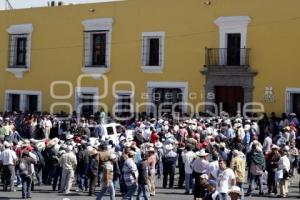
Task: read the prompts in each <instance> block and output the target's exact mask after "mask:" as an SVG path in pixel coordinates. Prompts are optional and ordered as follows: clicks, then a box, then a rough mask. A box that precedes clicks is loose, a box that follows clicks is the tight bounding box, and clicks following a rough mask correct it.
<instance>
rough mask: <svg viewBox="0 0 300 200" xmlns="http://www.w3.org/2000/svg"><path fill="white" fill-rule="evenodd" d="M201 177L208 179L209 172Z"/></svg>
mask: <svg viewBox="0 0 300 200" xmlns="http://www.w3.org/2000/svg"><path fill="white" fill-rule="evenodd" d="M200 178H203V179H206V180H208V175H207V174H202V175H201V176H200Z"/></svg>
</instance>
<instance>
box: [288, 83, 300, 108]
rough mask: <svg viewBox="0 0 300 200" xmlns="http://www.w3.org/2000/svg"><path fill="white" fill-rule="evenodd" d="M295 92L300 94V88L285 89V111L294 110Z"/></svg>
mask: <svg viewBox="0 0 300 200" xmlns="http://www.w3.org/2000/svg"><path fill="white" fill-rule="evenodd" d="M293 94H300V88H286V89H285V113H291V112H292V110H293V103H292V100H293Z"/></svg>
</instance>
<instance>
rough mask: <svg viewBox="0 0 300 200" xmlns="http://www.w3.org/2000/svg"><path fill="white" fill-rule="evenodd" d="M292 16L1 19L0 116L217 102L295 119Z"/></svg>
mask: <svg viewBox="0 0 300 200" xmlns="http://www.w3.org/2000/svg"><path fill="white" fill-rule="evenodd" d="M299 7H300V2H299V1H298V0H290V1H288V2H283V1H279V0H264V1H261V0H244V1H236V0H186V1H182V0H129V1H120V2H110V3H95V4H83V5H68V6H59V7H45V8H31V9H20V10H6V11H1V12H0V66H1V73H0V81H1V85H0V99H1V100H2V101H1V103H0V110H1V111H7V110H9V111H12V110H32V111H35V110H39V111H49V112H57V111H60V110H65V111H66V112H69V110H70V111H73V110H78V111H79V112H96V111H98V109H99V107H98V106H102V107H105V108H106V109H107V110H108V111H109V112H113V107H114V106H115V107H116V108H120V107H122V106H120V104H117V105H116V103H118V102H119V103H120V102H123V103H124V105H125V106H123V108H127V107H126V103H129V104H130V105H131V108H133V109H134V111H136V112H148V113H151V112H154V110H155V111H156V110H157V108H155V106H157V105H160V103H166V106H163V107H162V108H163V109H169V108H170V104H171V106H173V105H175V104H176V105H175V106H173V108H174V109H175V110H176V112H177V111H179V112H203V111H205V108H206V109H211V108H212V107H214V105H213V104H214V103H217V105H218V106H219V105H220V104H219V103H222V102H223V104H222V105H223V107H224V109H225V111H228V112H232V113H234V108H235V107H236V103H238V102H240V103H241V105H245V104H246V103H251V102H256V103H257V104H261V105H263V107H264V109H265V111H266V112H267V113H270V112H272V111H274V112H276V113H278V114H279V113H281V112H298V113H299V112H300V108H299V104H300V80H299V78H298V77H299V74H298V73H299V72H300V69H299V63H298V60H297V58H299V57H300V51H299V48H298V46H299V44H300V37H299V35H300V14H299V11H298V10H299V9H298V8H299ZM84 96H85V97H86V98H84ZM168 96H169V97H168ZM91 102H92V103H93V105H90V103H91ZM177 102H184V103H183V104H180V103H179V104H178V105H177ZM205 102H206V103H205ZM96 104H99V105H96ZM257 104H255V105H254V106H252V108H254V107H255V106H257ZM244 109H245V108H244Z"/></svg>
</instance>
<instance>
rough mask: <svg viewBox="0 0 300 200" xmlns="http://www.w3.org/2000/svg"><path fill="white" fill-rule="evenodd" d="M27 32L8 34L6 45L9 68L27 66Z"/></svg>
mask: <svg viewBox="0 0 300 200" xmlns="http://www.w3.org/2000/svg"><path fill="white" fill-rule="evenodd" d="M28 36H29V34H10V35H9V47H8V50H9V52H8V55H9V57H8V66H9V67H10V68H27V52H28Z"/></svg>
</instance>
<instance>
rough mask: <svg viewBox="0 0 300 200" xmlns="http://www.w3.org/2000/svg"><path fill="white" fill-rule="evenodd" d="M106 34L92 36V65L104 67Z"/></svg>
mask: <svg viewBox="0 0 300 200" xmlns="http://www.w3.org/2000/svg"><path fill="white" fill-rule="evenodd" d="M105 53H106V33H95V34H93V58H92V61H93V62H92V64H93V65H106V59H105V57H106V55H105Z"/></svg>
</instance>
